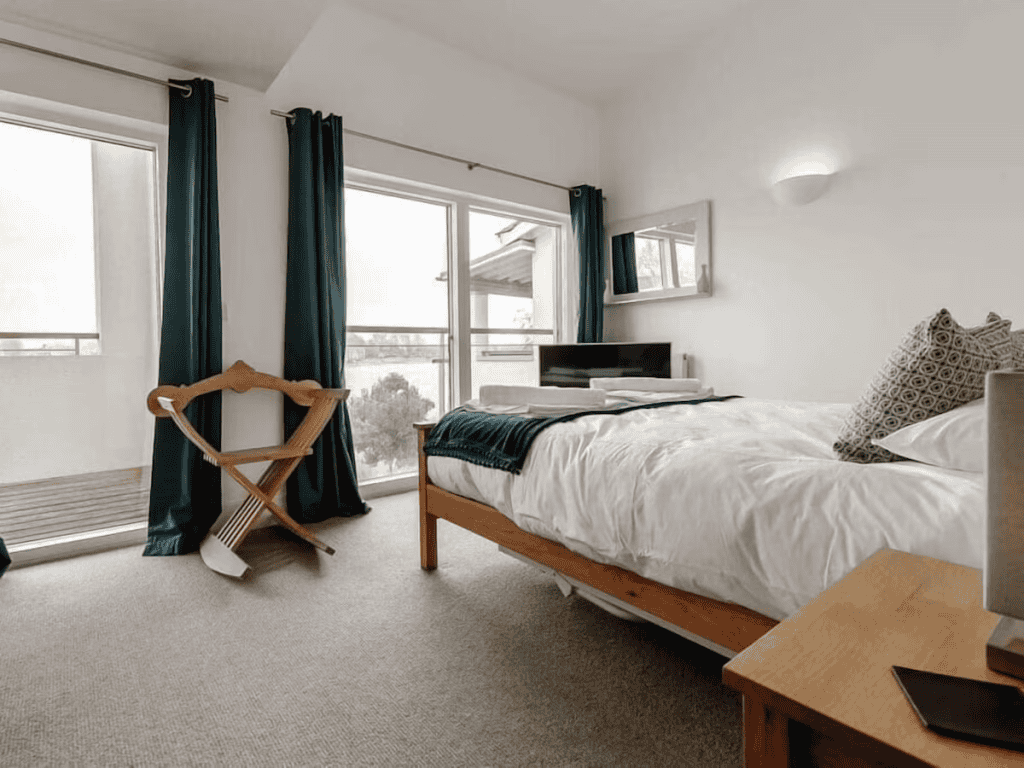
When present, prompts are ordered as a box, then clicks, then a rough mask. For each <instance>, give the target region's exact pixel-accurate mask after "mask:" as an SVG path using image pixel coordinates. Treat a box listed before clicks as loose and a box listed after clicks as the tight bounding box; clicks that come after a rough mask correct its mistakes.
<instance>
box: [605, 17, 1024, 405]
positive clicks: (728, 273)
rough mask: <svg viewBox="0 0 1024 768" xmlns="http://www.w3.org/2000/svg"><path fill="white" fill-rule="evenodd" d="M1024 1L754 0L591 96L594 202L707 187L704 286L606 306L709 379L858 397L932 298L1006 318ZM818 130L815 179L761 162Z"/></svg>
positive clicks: (1014, 279)
mask: <svg viewBox="0 0 1024 768" xmlns="http://www.w3.org/2000/svg"><path fill="white" fill-rule="evenodd" d="M1022 29H1024V4H1020V3H1011V2H1000V1H999V0H992V1H987V0H980V1H977V2H975V1H972V0H963V1H961V0H942V2H937V3H925V2H902V3H892V2H888V1H886V0H866V1H865V0H858V2H853V1H852V0H846V1H845V2H838V1H837V0H813V2H812V1H811V0H807V1H806V2H799V1H797V0H771V2H767V3H763V4H757V5H752V6H751V7H750V9H749V13H747V14H745V15H743V16H741V17H739V22H738V23H737V24H734V25H733V26H731V27H730V28H728V29H725V30H722V31H721V32H719V33H718V34H717V35H716V36H714V37H712V38H709V39H708V40H706V41H705V42H704V44H702V45H701V46H700V47H698V48H695V49H693V50H691V51H690V52H689V53H688V55H687V56H686V57H685V58H681V59H677V60H673V61H666V62H665V63H664V66H662V67H661V68H660V69H659V70H658V71H657V72H655V73H654V74H653V75H652V77H651V78H650V79H649V80H648V81H647V82H646V83H645V84H644V85H643V87H640V88H638V89H637V90H636V91H635V92H634V93H632V94H630V95H629V96H628V97H626V98H625V99H623V100H621V101H619V102H617V103H615V104H613V105H611V106H610V107H608V108H607V109H605V110H604V111H603V112H602V115H601V141H602V146H601V172H602V178H603V180H604V189H605V193H606V195H607V196H608V198H609V209H610V210H609V217H610V218H613V219H617V218H628V217H631V216H636V215H640V214H645V213H650V212H654V211H659V210H664V209H667V208H671V207H674V206H677V205H681V204H684V203H689V202H692V201H695V200H700V199H705V198H706V199H710V200H712V249H713V265H714V266H713V272H714V281H715V284H714V290H715V295H714V297H713V298H710V299H701V300H681V301H680V300H677V301H668V302H661V303H648V304H642V305H632V306H628V307H616V308H609V309H608V310H607V314H606V325H605V328H606V339H608V340H624V339H641V340H643V339H651V340H663V339H668V340H671V341H672V342H673V343H674V348H675V349H676V350H677V351H682V352H688V353H690V354H692V355H693V360H692V364H693V365H694V368H693V369H692V372H693V373H694V374H695V375H698V376H701V377H702V378H704V379H705V380H706V382H707V383H708V384H710V385H712V386H714V387H715V388H716V391H717V392H719V393H722V394H724V393H738V394H743V395H747V396H759V397H772V398H785V399H808V400H821V401H843V402H850V401H853V400H855V399H856V398H857V397H858V396H859V395H860V393H861V392H862V391H863V390H864V388H865V386H866V384H867V382H868V380H869V379H870V377H871V375H872V374H873V373H874V371H875V370H876V369H877V368H879V367H880V366H881V364H882V363H883V361H884V359H885V357H886V355H887V354H888V353H889V351H890V350H891V349H892V348H893V347H894V346H895V345H896V344H897V343H898V341H899V339H900V338H901V337H902V336H903V334H904V333H905V332H906V331H907V330H908V329H909V328H910V327H911V326H913V325H914V324H915V323H917V322H918V321H919V320H921V319H922V318H924V317H925V316H928V315H930V314H931V313H933V312H935V311H936V310H938V309H939V308H941V307H948V308H949V309H950V311H951V312H952V313H953V315H954V317H956V318H957V319H958V320H959V321H960V322H961V323H963V324H965V325H973V324H976V323H978V322H980V321H982V320H983V318H984V316H985V314H986V312H987V311H989V310H995V311H997V312H1000V313H1001V314H1003V315H1004V316H1007V317H1011V318H1013V319H1014V320H1015V324H1014V325H1015V327H1018V326H1020V325H1022V324H1024V295H1022V292H1021V286H1022V285H1024V258H1022V250H1024V248H1022V246H1024V214H1022V212H1024V143H1022V137H1024V100H1022V99H1021V98H1020V96H1019V92H1020V73H1021V72H1022V71H1024V48H1022V47H1021V46H1020V44H1019V37H1020V31H1021V30H1022ZM808 149H811V150H814V149H824V150H826V151H827V152H829V153H830V154H831V155H832V156H833V157H834V158H835V159H836V161H837V163H838V166H839V173H838V175H837V176H836V177H835V179H834V182H833V186H832V188H831V189H830V190H829V192H828V193H827V194H826V195H825V196H824V197H823V198H821V199H819V200H817V201H815V202H813V203H811V204H809V205H807V206H805V207H798V208H780V207H778V206H777V205H776V204H775V203H774V202H773V201H772V200H771V198H770V197H769V193H768V191H767V186H768V181H769V179H770V177H771V176H772V174H773V172H774V171H775V169H776V166H777V164H779V163H780V162H784V161H785V160H786V159H787V158H788V157H792V156H793V155H794V154H798V153H800V152H802V151H805V150H808Z"/></svg>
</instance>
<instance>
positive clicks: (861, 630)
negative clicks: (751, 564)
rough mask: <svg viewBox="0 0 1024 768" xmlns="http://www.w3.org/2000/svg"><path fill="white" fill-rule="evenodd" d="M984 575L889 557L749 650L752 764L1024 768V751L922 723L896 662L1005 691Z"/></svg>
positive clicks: (856, 573) (737, 667)
mask: <svg viewBox="0 0 1024 768" xmlns="http://www.w3.org/2000/svg"><path fill="white" fill-rule="evenodd" d="M998 620H999V617H998V616H997V615H996V614H994V613H990V612H989V611H986V610H985V609H984V608H982V607H981V571H980V570H978V569H975V568H964V567H962V566H959V565H951V564H949V563H946V562H943V561H941V560H934V559H932V558H929V557H918V556H915V555H909V554H907V553H905V552H898V551H895V550H891V549H881V550H879V551H878V552H876V553H875V554H874V555H872V556H871V557H870V558H868V559H867V560H865V561H864V562H863V563H861V564H860V565H859V566H857V568H855V569H854V570H853V571H851V572H850V574H849V575H848V576H847V577H846V578H844V579H842V580H841V581H840V582H839V583H837V584H836V585H835V586H833V587H832V588H830V589H828V590H826V591H825V592H823V593H822V594H821V595H819V596H818V597H816V598H815V599H814V600H813V601H811V602H810V603H808V604H807V605H806V606H804V607H803V608H802V609H801V610H800V611H799V612H798V613H796V614H795V615H793V616H792V617H790V618H789V619H787V620H786V621H784V622H782V623H781V624H779V625H778V626H776V627H774V628H773V629H772V630H770V631H769V632H768V633H767V634H766V635H764V636H763V637H761V638H760V639H759V640H758V641H757V642H755V643H754V644H753V645H751V646H750V647H748V648H747V649H746V650H744V651H743V652H742V653H740V654H738V655H737V656H736V657H735V658H733V659H732V660H731V661H730V662H729V663H728V664H726V665H725V667H724V669H723V671H722V680H723V681H724V682H725V683H726V684H727V685H729V686H731V687H732V688H735V689H736V690H738V691H740V692H742V693H743V752H744V760H745V763H746V765H747V766H751V767H752V766H772V767H775V766H780V767H781V766H789V765H792V766H804V765H829V766H843V767H845V766H850V767H851V768H852V767H853V766H883V765H885V766H888V765H895V766H1024V752H1015V751H1013V750H1009V749H1002V748H1000V747H990V746H985V745H981V744H975V743H973V742H969V741H961V740H958V739H952V738H948V737H945V736H940V735H938V734H936V733H934V732H932V731H930V730H928V729H927V728H925V727H924V725H922V723H921V721H920V719H918V717H917V715H916V714H915V713H914V710H913V709H912V708H911V706H910V703H909V702H908V701H907V699H906V697H905V696H904V695H903V691H902V690H901V689H900V687H899V684H898V683H897V682H896V678H895V677H894V676H893V674H892V666H893V665H894V664H895V665H898V666H903V667H910V668H912V669H923V670H927V671H929V672H941V673H943V674H947V675H958V676H960V677H969V678H974V679H977V680H989V681H991V682H995V683H1003V684H1005V685H1020V681H1018V680H1017V679H1016V678H1013V677H1009V676H1006V675H1001V674H999V673H996V672H992V671H991V670H989V668H988V667H987V666H986V664H985V643H986V641H987V640H988V637H989V635H990V634H991V632H992V629H993V628H994V627H995V625H996V623H997V621H998Z"/></svg>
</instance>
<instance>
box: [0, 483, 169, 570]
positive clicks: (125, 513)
mask: <svg viewBox="0 0 1024 768" xmlns="http://www.w3.org/2000/svg"><path fill="white" fill-rule="evenodd" d="M149 478H150V467H148V466H147V467H133V468H130V469H115V470H111V471H108V472H91V473H89V474H85V475H71V476H69V477H51V478H47V479H44V480H33V481H30V482H25V483H11V484H7V485H0V538H2V539H3V540H4V543H5V544H6V546H7V548H8V549H10V550H16V549H17V548H18V547H19V545H24V544H30V543H31V544H37V543H39V542H43V541H48V540H53V539H63V538H66V537H70V536H75V537H77V536H82V537H85V536H88V535H89V534H96V533H100V532H102V531H109V530H110V529H114V528H120V527H122V526H126V525H130V524H139V523H145V522H146V520H147V518H148V516H149Z"/></svg>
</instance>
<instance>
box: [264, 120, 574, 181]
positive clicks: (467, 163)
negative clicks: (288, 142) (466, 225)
mask: <svg viewBox="0 0 1024 768" xmlns="http://www.w3.org/2000/svg"><path fill="white" fill-rule="evenodd" d="M270 114H272V115H277V116H278V117H285V118H288V119H289V120H290V119H291V118H293V117H294V115H293V114H292V113H291V112H281V111H280V110H277V109H272V110H270ZM342 131H344V132H345V133H349V134H351V135H353V136H359V137H360V138H363V139H370V140H371V141H379V142H381V143H382V144H390V145H391V146H393V147H401V148H402V149H411V150H412V151H413V152H422V153H423V154H425V155H431V156H433V157H440V158H443V159H445V160H453V161H455V162H456V163H462V164H464V165H465V166H466V167H467V168H468V169H469V170H471V171H472V170H473V169H474V168H483V169H484V170H485V171H494V173H503V174H505V175H506V176H515V177H516V178H517V179H524V180H525V181H532V182H534V183H536V184H545V185H547V186H549V187H555V188H556V189H564V190H565V191H566V192H572V191H573V187H566V186H563V185H562V184H555V183H554V182H551V181H544V179H535V178H533V177H532V176H524V175H523V174H521V173H514V172H512V171H506V170H505V169H503V168H495V167H494V166H491V165H484V164H483V163H474V162H473V161H472V160H464V159H462V158H461V157H452V156H451V155H445V154H442V153H440V152H434V151H433V150H432V149H422V148H420V147H414V146H412V145H411V144H402V143H401V142H399V141H392V140H391V139H382V138H381V137H380V136H371V135H370V134H368V133H361V132H359V131H353V130H352V129H351V128H342ZM576 194H577V196H579V192H578V191H577V192H576Z"/></svg>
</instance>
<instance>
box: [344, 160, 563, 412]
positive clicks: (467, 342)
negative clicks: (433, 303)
mask: <svg viewBox="0 0 1024 768" xmlns="http://www.w3.org/2000/svg"><path fill="white" fill-rule="evenodd" d="M345 186H346V187H350V188H352V189H359V190H364V191H367V192H376V193H378V194H385V195H395V196H398V197H404V198H407V199H412V200H421V201H423V202H428V203H433V204H436V205H444V206H446V207H447V210H448V275H449V280H450V286H449V291H448V359H449V361H450V362H449V364H450V366H451V375H450V377H449V381H448V388H449V391H448V393H447V395H448V399H447V402H449V403H452V404H461V403H464V402H466V401H467V400H469V399H470V398H471V397H472V378H471V369H472V360H473V358H472V354H473V353H472V346H471V339H472V333H473V332H474V331H475V332H477V333H480V332H483V330H484V329H473V328H471V325H470V306H471V302H470V292H469V262H470V250H469V249H470V243H469V231H470V229H469V215H470V212H471V211H472V212H475V213H484V214H491V215H494V216H502V217H506V218H507V217H514V218H517V219H522V220H524V221H530V222H534V223H537V224H542V225H547V226H554V227H558V235H557V236H556V238H555V241H556V254H555V264H554V269H553V273H554V275H553V282H554V285H553V286H552V289H553V292H554V295H553V302H554V305H555V307H554V313H553V316H554V318H555V323H554V325H555V327H554V328H553V329H552V331H553V338H554V342H555V343H564V341H565V339H566V338H568V337H569V336H570V334H571V335H572V336H573V338H575V334H574V331H575V329H568V328H565V327H564V326H565V313H566V308H567V305H568V306H572V305H571V303H569V301H568V300H569V297H568V295H567V281H566V279H565V277H566V274H567V272H568V270H569V265H568V256H569V231H570V229H571V220H570V217H569V214H568V213H562V212H557V211H551V210H547V209H543V208H538V207H535V206H529V205H524V204H522V203H516V202H512V201H508V200H500V199H497V198H493V197H487V196H483V195H478V194H474V193H471V192H463V191H460V190H455V189H450V188H446V187H440V186H436V185H433V184H427V183H424V182H418V181H412V180H409V179H400V178H397V177H394V176H387V175H384V174H379V173H375V172H372V171H366V170H362V169H358V168H351V167H348V166H346V167H345Z"/></svg>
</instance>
